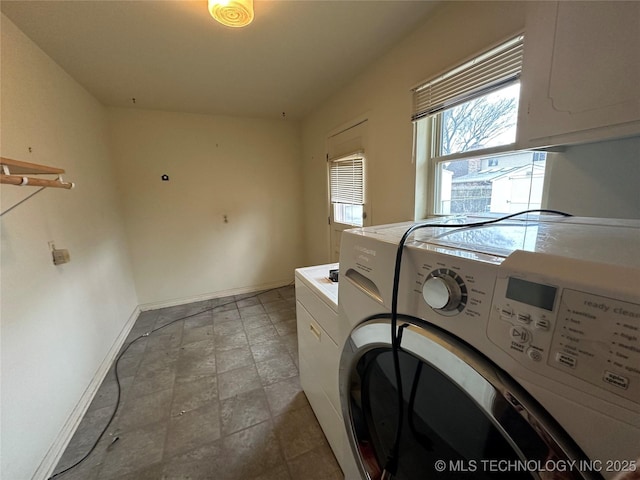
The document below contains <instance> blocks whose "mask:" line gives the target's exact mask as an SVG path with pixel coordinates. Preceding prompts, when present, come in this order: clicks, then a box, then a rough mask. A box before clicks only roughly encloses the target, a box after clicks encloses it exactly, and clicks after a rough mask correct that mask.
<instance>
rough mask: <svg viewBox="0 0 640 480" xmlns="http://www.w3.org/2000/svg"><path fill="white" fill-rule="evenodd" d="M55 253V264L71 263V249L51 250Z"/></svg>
mask: <svg viewBox="0 0 640 480" xmlns="http://www.w3.org/2000/svg"><path fill="white" fill-rule="evenodd" d="M51 253H52V254H53V264H54V265H62V264H64V263H69V262H70V261H71V257H70V256H69V250H66V249H60V250H58V249H55V248H54V249H53V250H52V251H51Z"/></svg>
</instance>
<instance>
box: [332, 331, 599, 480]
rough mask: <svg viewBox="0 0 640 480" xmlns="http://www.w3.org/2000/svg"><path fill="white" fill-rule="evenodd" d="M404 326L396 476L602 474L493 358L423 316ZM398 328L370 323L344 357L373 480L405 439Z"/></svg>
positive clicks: (346, 406) (354, 422)
mask: <svg viewBox="0 0 640 480" xmlns="http://www.w3.org/2000/svg"><path fill="white" fill-rule="evenodd" d="M402 323H407V325H406V326H405V327H403V328H402V344H401V347H402V348H401V350H400V351H399V352H398V353H399V366H400V372H401V375H400V378H401V382H400V383H401V387H402V405H403V407H402V410H403V421H402V427H401V430H400V434H399V448H398V462H397V465H398V466H397V471H396V473H395V475H394V478H396V479H398V480H428V479H431V478H437V479H461V478H473V479H494V478H500V479H513V480H518V479H531V478H539V479H553V480H557V479H583V478H602V477H600V476H599V475H598V474H593V475H591V474H590V473H581V472H580V471H579V470H580V469H581V468H580V467H584V465H586V464H587V463H588V462H586V459H585V457H584V455H583V454H582V453H581V452H580V451H579V449H578V448H577V447H576V446H575V444H574V443H573V442H571V440H570V439H568V438H567V435H566V434H564V433H563V432H562V431H561V429H560V428H559V427H558V425H557V424H556V423H555V422H554V421H553V420H552V419H551V418H549V416H548V415H547V414H545V412H543V411H541V409H540V407H539V406H538V405H537V404H536V403H535V402H533V401H532V400H531V399H530V398H529V396H528V395H527V394H526V393H525V392H524V391H522V389H521V388H519V387H518V385H516V384H515V382H513V381H512V380H510V379H509V378H508V377H507V376H506V375H505V374H504V373H503V372H501V371H500V370H499V369H497V368H496V367H495V366H493V365H492V364H491V363H490V362H489V361H488V360H486V359H485V358H484V357H482V356H480V355H479V354H477V353H476V352H475V351H473V350H471V349H470V348H468V347H467V346H466V345H463V344H461V343H460V342H458V341H456V340H455V339H454V338H452V337H450V336H449V335H447V334H445V333H443V332H441V331H439V330H436V329H435V328H433V327H429V326H427V325H424V324H422V323H421V322H419V321H417V320H416V321H412V322H402ZM390 331H391V329H390V324H389V321H388V320H372V321H368V322H365V323H363V324H361V325H360V326H358V327H357V328H356V329H355V330H354V331H353V332H352V334H351V336H350V338H349V340H348V341H347V343H346V345H345V348H344V351H343V354H342V359H341V380H340V382H341V385H340V387H341V400H342V406H343V414H344V419H345V424H346V426H347V430H348V432H347V433H348V436H349V440H350V443H351V447H352V451H353V453H354V454H355V456H356V463H358V464H359V468H360V470H361V474H362V477H363V478H365V479H373V480H376V479H380V478H382V471H383V470H384V468H385V466H386V465H387V462H388V458H389V455H390V453H391V452H392V450H393V445H394V442H395V440H396V437H397V435H398V428H397V420H398V412H399V402H400V400H399V398H400V395H399V388H398V380H397V375H396V372H395V370H394V360H393V352H392V349H391V342H390V337H391V334H390ZM574 462H575V463H574ZM580 462H582V463H580ZM582 469H584V468H582Z"/></svg>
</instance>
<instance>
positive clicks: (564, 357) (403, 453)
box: [338, 216, 640, 480]
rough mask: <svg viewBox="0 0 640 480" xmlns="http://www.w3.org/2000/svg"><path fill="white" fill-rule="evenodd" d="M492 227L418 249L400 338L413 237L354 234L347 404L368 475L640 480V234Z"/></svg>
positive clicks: (348, 274)
mask: <svg viewBox="0 0 640 480" xmlns="http://www.w3.org/2000/svg"><path fill="white" fill-rule="evenodd" d="M484 220H486V219H481V218H470V217H448V218H441V219H437V220H433V221H430V222H429V223H428V225H430V226H428V227H425V228H422V229H419V230H416V231H415V233H413V234H412V235H411V236H410V237H408V239H407V241H406V243H405V246H404V248H403V249H402V262H401V267H400V270H399V273H398V284H397V285H398V290H397V291H398V293H397V312H398V317H397V323H396V324H395V329H393V328H392V323H391V317H392V315H391V311H392V310H393V308H392V301H393V287H394V271H395V267H396V257H397V255H398V245H399V243H400V239H401V238H402V237H403V234H404V233H405V232H406V231H407V229H408V228H409V227H410V225H411V224H396V225H387V226H378V227H367V228H361V229H353V230H348V231H345V232H344V233H343V237H342V246H341V254H340V275H341V276H340V286H339V298H340V302H339V306H338V307H339V308H338V311H339V317H340V323H339V326H340V332H339V334H338V345H339V347H341V348H342V355H341V361H340V366H339V383H340V399H341V407H342V411H343V418H344V422H345V428H346V432H347V436H348V438H349V442H350V446H351V451H352V455H353V456H354V458H355V460H356V463H357V465H358V469H359V472H360V476H361V478H363V479H372V480H376V479H381V478H397V479H398V480H418V479H419V480H423V479H431V478H437V479H445V478H446V479H462V478H473V479H494V478H502V479H521V478H522V479H525V478H526V479H531V478H534V479H536V478H537V479H592V478H593V479H598V478H600V479H601V478H607V479H608V478H613V477H614V476H616V475H617V474H619V473H620V472H625V471H627V472H628V471H633V470H636V468H639V467H637V466H636V460H635V459H636V458H637V457H638V455H639V454H640V222H638V221H618V220H603V219H588V218H557V217H549V216H540V217H539V216H535V217H531V216H530V217H527V218H524V219H510V220H505V221H502V222H498V223H493V224H486V225H476V224H478V223H479V222H482V221H484ZM471 224H474V225H476V226H473V227H469V226H465V225H471ZM394 343H395V346H394Z"/></svg>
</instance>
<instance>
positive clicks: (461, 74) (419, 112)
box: [411, 35, 524, 120]
mask: <svg viewBox="0 0 640 480" xmlns="http://www.w3.org/2000/svg"><path fill="white" fill-rule="evenodd" d="M523 42H524V36H523V35H519V36H517V37H515V38H512V39H511V40H509V41H507V42H505V43H503V44H501V45H499V46H497V47H495V48H493V49H491V50H489V51H487V52H485V53H483V54H481V55H479V56H478V57H476V58H474V59H473V60H471V61H468V62H465V63H463V64H462V65H460V66H458V67H456V68H454V69H453V70H450V71H448V72H446V73H444V74H442V75H439V76H437V77H436V78H433V79H431V80H429V81H427V82H424V83H422V84H421V85H419V86H417V87H416V88H414V89H413V115H412V117H411V119H412V120H418V119H420V118H423V117H426V116H428V115H432V114H434V113H436V112H438V111H440V110H443V109H445V108H450V107H452V106H455V105H458V104H460V103H463V102H466V101H468V100H471V99H472V98H474V97H478V96H481V95H484V94H486V93H488V92H489V91H491V90H494V89H497V88H500V87H502V86H503V85H505V84H507V83H510V82H513V81H515V80H517V79H518V78H519V77H520V72H521V71H522V50H523Z"/></svg>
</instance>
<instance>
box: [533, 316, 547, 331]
mask: <svg viewBox="0 0 640 480" xmlns="http://www.w3.org/2000/svg"><path fill="white" fill-rule="evenodd" d="M534 325H535V327H536V328H537V329H539V330H549V327H551V322H550V321H549V320H547V319H546V318H538V319H536V321H535V322H534Z"/></svg>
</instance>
